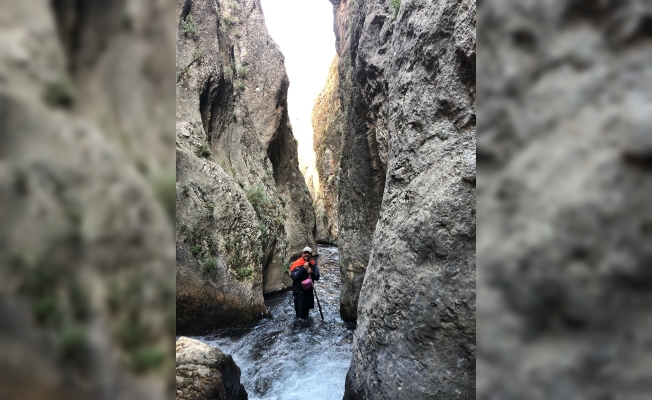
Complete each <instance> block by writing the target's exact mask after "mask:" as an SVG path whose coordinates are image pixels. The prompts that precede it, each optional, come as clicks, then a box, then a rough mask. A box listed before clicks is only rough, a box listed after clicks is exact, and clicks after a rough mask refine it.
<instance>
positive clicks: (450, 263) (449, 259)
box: [331, 0, 475, 399]
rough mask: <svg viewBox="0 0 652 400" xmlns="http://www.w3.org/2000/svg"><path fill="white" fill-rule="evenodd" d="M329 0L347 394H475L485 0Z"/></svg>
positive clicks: (372, 396) (360, 396)
mask: <svg viewBox="0 0 652 400" xmlns="http://www.w3.org/2000/svg"><path fill="white" fill-rule="evenodd" d="M333 3H334V13H335V33H336V38H337V52H338V55H339V65H338V68H339V71H338V72H339V88H338V91H339V101H340V104H341V110H342V117H343V119H344V120H345V121H346V122H345V127H344V129H343V131H342V135H341V161H340V167H341V172H340V174H339V183H340V185H339V192H338V223H339V236H338V243H339V245H340V251H341V257H340V262H341V270H342V293H341V302H340V304H341V314H342V317H343V318H344V319H349V320H351V319H356V318H357V329H356V332H355V335H354V341H353V358H352V361H351V367H350V369H349V372H348V374H347V379H346V393H345V398H346V399H385V398H395V399H416V398H438V399H450V398H465V399H467V398H468V399H470V398H474V397H475V2H473V1H459V0H455V1H439V2H430V1H426V0H403V1H401V2H386V1H381V0H378V1H373V0H371V1H370V0H367V1H360V0H358V1H347V2H341V1H337V2H333ZM331 139H333V138H332V137H331Z"/></svg>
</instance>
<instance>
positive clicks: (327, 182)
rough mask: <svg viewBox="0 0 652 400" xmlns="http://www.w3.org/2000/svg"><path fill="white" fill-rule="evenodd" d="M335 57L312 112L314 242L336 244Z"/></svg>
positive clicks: (341, 123) (341, 124) (339, 127)
mask: <svg viewBox="0 0 652 400" xmlns="http://www.w3.org/2000/svg"><path fill="white" fill-rule="evenodd" d="M338 65H339V57H337V56H335V59H334V60H333V63H332V64H331V68H330V71H329V72H328V78H327V80H326V86H325V87H324V89H323V90H322V92H321V93H320V95H319V96H318V97H317V99H315V105H314V108H313V111H312V127H313V132H314V134H313V147H314V150H315V154H316V157H317V158H316V161H317V172H318V174H319V192H318V193H317V194H316V196H315V197H316V199H315V216H316V218H317V221H316V222H317V240H318V241H322V242H327V243H337V236H338V232H339V228H338V217H337V207H338V192H339V185H340V172H341V169H340V159H341V157H342V150H341V147H342V132H343V131H344V129H345V127H346V125H345V119H344V114H343V113H342V109H341V105H340V98H339V96H340V91H339V83H340V82H339V80H340V78H339V74H338Z"/></svg>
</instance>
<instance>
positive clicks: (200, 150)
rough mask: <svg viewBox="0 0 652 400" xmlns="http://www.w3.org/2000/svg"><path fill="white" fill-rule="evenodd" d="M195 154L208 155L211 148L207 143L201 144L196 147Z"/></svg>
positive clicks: (199, 155)
mask: <svg viewBox="0 0 652 400" xmlns="http://www.w3.org/2000/svg"><path fill="white" fill-rule="evenodd" d="M195 154H196V155H197V156H198V157H208V156H210V155H211V149H210V148H209V147H208V145H207V144H202V145H201V146H199V147H197V150H196V151H195Z"/></svg>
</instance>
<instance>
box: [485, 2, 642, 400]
mask: <svg viewBox="0 0 652 400" xmlns="http://www.w3.org/2000/svg"><path fill="white" fill-rule="evenodd" d="M479 4H481V5H479V7H478V41H479V45H480V46H479V48H480V49H481V51H479V52H478V57H479V60H480V61H479V63H478V77H479V78H480V82H481V85H478V98H479V99H481V108H480V110H481V113H479V114H478V124H479V125H478V126H479V127H480V129H479V135H478V183H479V184H478V220H479V221H480V224H479V236H478V242H477V243H478V280H477V287H478V298H479V299H481V301H480V302H479V304H478V335H479V336H478V364H477V365H478V393H477V395H478V398H479V399H505V398H531V399H549V398H558V399H561V398H566V399H570V398H600V397H609V398H646V397H650V386H649V384H648V382H649V381H650V362H649V360H650V352H649V350H647V349H648V348H649V346H648V345H647V343H649V340H650V332H651V331H650V317H649V315H650V313H649V310H650V302H649V290H648V289H650V287H651V284H652V279H651V277H652V275H651V274H650V271H651V270H650V260H651V257H652V229H650V227H651V226H652V224H651V221H652V211H651V210H652V209H651V208H650V204H652V174H651V173H650V172H651V166H652V131H651V128H650V127H652V95H651V94H652V80H651V79H649V77H650V74H651V73H652V51H651V50H652V31H651V30H650V27H651V26H652V25H651V24H650V21H651V20H650V18H651V16H652V10H651V9H650V6H649V2H645V1H640V0H627V1H584V2H582V1H571V0H566V1H557V2H553V3H548V4H545V5H544V4H543V3H541V2H526V1H515V2H497V1H491V2H482V3H480V2H479Z"/></svg>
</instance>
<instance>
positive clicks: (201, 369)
mask: <svg viewBox="0 0 652 400" xmlns="http://www.w3.org/2000/svg"><path fill="white" fill-rule="evenodd" d="M176 380H177V397H176V398H177V399H181V400H199V399H202V400H205V399H219V400H246V399H248V395H247V392H246V390H245V388H244V386H243V385H242V384H241V383H240V368H238V366H237V365H236V364H235V362H234V361H233V358H232V357H231V356H230V355H228V354H224V353H222V352H221V351H220V349H218V348H216V347H211V346H209V345H207V344H205V343H202V342H200V341H199V340H196V339H190V338H187V337H185V336H182V337H180V338H179V339H177V374H176Z"/></svg>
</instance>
